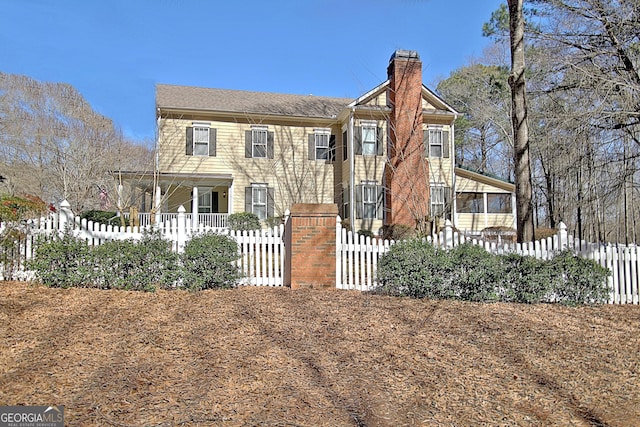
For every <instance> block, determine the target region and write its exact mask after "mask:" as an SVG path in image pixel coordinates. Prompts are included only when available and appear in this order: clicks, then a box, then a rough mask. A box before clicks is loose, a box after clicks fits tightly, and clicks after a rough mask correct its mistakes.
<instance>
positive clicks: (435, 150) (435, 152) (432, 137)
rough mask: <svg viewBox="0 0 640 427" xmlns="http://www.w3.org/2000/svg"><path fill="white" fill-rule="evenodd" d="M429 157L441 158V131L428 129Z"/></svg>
mask: <svg viewBox="0 0 640 427" xmlns="http://www.w3.org/2000/svg"><path fill="white" fill-rule="evenodd" d="M428 132H429V156H430V157H442V129H429V130H428Z"/></svg>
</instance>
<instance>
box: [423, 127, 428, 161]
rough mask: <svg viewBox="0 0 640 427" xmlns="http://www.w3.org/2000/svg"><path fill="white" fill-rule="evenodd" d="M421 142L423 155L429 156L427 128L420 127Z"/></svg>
mask: <svg viewBox="0 0 640 427" xmlns="http://www.w3.org/2000/svg"><path fill="white" fill-rule="evenodd" d="M422 143H423V144H424V156H425V157H429V129H422Z"/></svg>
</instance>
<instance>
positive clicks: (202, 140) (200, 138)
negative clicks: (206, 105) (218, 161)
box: [193, 127, 209, 156]
mask: <svg viewBox="0 0 640 427" xmlns="http://www.w3.org/2000/svg"><path fill="white" fill-rule="evenodd" d="M193 155H194V156H208V155H209V128H200V127H194V128H193Z"/></svg>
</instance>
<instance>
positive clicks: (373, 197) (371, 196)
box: [362, 184, 378, 219]
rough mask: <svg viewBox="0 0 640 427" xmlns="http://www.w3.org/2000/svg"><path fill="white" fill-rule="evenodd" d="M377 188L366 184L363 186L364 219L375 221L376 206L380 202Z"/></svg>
mask: <svg viewBox="0 0 640 427" xmlns="http://www.w3.org/2000/svg"><path fill="white" fill-rule="evenodd" d="M376 189H377V186H376V185H375V184H366V185H363V186H362V217H363V218H364V219H375V217H376V212H377V210H376V204H377V202H378V197H377V191H376Z"/></svg>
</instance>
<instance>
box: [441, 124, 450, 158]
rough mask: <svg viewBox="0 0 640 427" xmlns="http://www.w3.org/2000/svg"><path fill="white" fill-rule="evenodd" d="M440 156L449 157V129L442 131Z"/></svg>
mask: <svg viewBox="0 0 640 427" xmlns="http://www.w3.org/2000/svg"><path fill="white" fill-rule="evenodd" d="M442 157H449V131H448V130H445V131H443V132H442Z"/></svg>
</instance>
